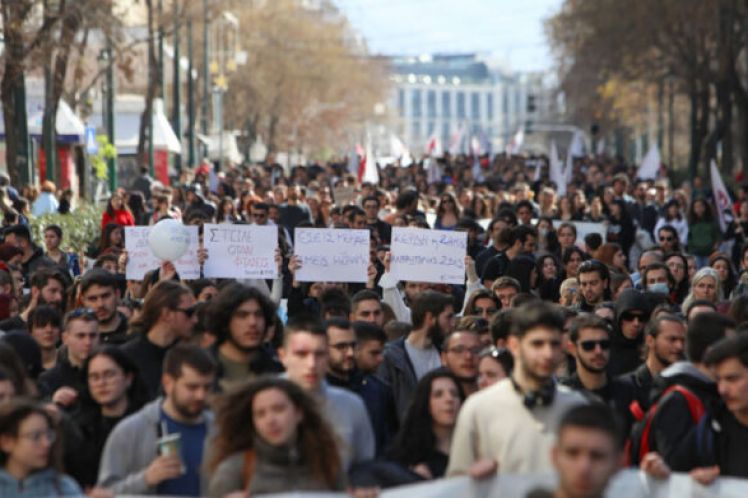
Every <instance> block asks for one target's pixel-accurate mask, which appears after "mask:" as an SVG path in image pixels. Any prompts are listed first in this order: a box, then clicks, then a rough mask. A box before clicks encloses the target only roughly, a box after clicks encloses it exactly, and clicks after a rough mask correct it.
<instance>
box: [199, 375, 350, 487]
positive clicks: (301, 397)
mask: <svg viewBox="0 0 748 498" xmlns="http://www.w3.org/2000/svg"><path fill="white" fill-rule="evenodd" d="M268 389H277V390H279V391H281V392H283V393H284V394H285V395H286V396H288V398H289V399H290V400H291V403H293V405H294V406H295V407H296V408H298V409H299V410H301V412H302V419H301V422H300V423H299V427H298V431H297V433H298V438H299V450H300V451H301V457H302V459H303V461H304V462H306V464H307V465H309V467H310V469H311V471H312V474H313V475H314V476H315V477H316V478H317V479H319V480H320V481H321V482H323V483H325V484H326V485H327V486H328V487H329V488H330V489H331V490H332V489H336V488H337V482H338V478H339V476H340V473H341V471H342V463H341V460H340V455H339V454H338V443H337V440H336V438H335V435H334V433H333V431H332V428H331V427H330V425H329V424H328V423H327V421H326V420H325V419H324V417H323V416H322V414H321V413H320V411H319V408H318V407H317V403H316V401H315V400H314V399H312V398H311V397H310V396H309V395H308V394H307V393H305V392H304V391H303V390H302V389H301V388H300V387H299V386H297V385H296V384H294V383H293V382H291V381H289V380H287V379H281V378H277V377H261V378H259V379H256V380H253V381H250V382H248V383H246V384H243V385H241V386H238V387H236V388H235V389H233V390H231V391H229V392H228V393H226V394H225V395H223V396H221V397H219V398H218V399H217V400H216V403H215V405H216V406H215V408H216V427H217V428H218V435H217V436H216V438H215V439H214V441H213V455H212V458H211V459H210V461H209V462H208V470H209V471H211V472H213V471H215V469H216V468H217V467H218V465H219V464H220V463H221V462H222V461H223V460H225V459H226V458H227V457H228V456H230V455H232V454H233V453H236V452H239V451H246V450H250V449H252V448H253V445H254V441H255V438H256V437H259V436H258V435H257V432H256V430H255V427H254V423H253V421H252V404H253V403H254V399H255V397H256V396H257V395H258V394H259V393H261V392H263V391H266V390H268Z"/></svg>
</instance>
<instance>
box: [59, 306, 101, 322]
mask: <svg viewBox="0 0 748 498" xmlns="http://www.w3.org/2000/svg"><path fill="white" fill-rule="evenodd" d="M83 317H85V318H89V319H91V320H95V319H96V313H95V312H94V310H92V309H91V308H76V309H74V310H72V311H68V314H67V315H66V316H65V319H66V321H69V320H74V319H76V318H83Z"/></svg>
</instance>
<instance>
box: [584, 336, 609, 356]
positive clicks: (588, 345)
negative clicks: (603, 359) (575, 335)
mask: <svg viewBox="0 0 748 498" xmlns="http://www.w3.org/2000/svg"><path fill="white" fill-rule="evenodd" d="M579 346H580V347H581V348H582V351H587V352H588V353H590V352H592V351H594V350H595V349H596V348H597V347H598V346H600V349H602V350H603V351H607V350H609V349H610V341H609V340H608V339H601V340H599V341H581V342H580V343H579Z"/></svg>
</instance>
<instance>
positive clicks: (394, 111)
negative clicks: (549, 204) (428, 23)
mask: <svg viewBox="0 0 748 498" xmlns="http://www.w3.org/2000/svg"><path fill="white" fill-rule="evenodd" d="M390 64H391V68H392V80H393V93H392V95H391V100H390V102H389V106H388V107H389V113H390V115H391V119H392V123H393V124H392V133H394V135H395V136H397V137H398V138H399V139H400V140H402V141H403V142H404V143H405V144H407V145H408V147H409V148H410V150H411V151H414V152H420V151H421V150H423V148H424V146H425V145H426V143H427V142H428V140H429V138H430V137H432V136H436V137H437V138H439V139H440V141H441V143H442V144H443V147H444V148H445V149H450V144H451V145H452V147H451V148H457V149H458V150H451V151H450V152H468V151H469V147H470V141H471V139H472V137H476V138H477V139H478V140H479V142H480V143H481V150H482V152H488V150H486V149H490V151H491V152H493V153H496V152H498V151H500V150H503V149H504V148H505V146H506V144H507V143H508V142H509V140H511V138H512V136H513V135H514V134H515V133H517V131H518V130H519V129H524V128H525V127H526V126H530V127H532V124H533V122H535V121H538V120H542V119H544V117H545V116H546V115H549V114H550V111H551V109H550V107H551V103H552V100H553V99H552V96H551V92H550V90H549V89H548V87H547V84H546V83H545V79H546V78H545V76H546V75H544V74H543V73H512V72H510V71H508V70H507V69H506V68H505V67H504V66H502V65H501V64H499V63H495V62H492V61H491V60H489V59H486V58H482V57H481V56H479V55H477V54H465V55H433V56H431V55H427V56H420V57H394V58H392V59H391V60H390ZM458 142H459V145H457V143H458Z"/></svg>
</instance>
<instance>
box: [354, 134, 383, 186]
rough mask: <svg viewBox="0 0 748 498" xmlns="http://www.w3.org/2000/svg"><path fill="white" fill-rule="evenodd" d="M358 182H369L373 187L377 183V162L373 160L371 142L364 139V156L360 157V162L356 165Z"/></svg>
mask: <svg viewBox="0 0 748 498" xmlns="http://www.w3.org/2000/svg"><path fill="white" fill-rule="evenodd" d="M358 181H359V183H364V182H370V183H373V184H374V185H376V184H378V183H379V171H378V170H377V162H376V160H375V159H374V154H373V153H372V151H371V140H369V139H368V138H367V139H366V149H365V150H364V155H363V156H361V162H360V163H359V165H358Z"/></svg>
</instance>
